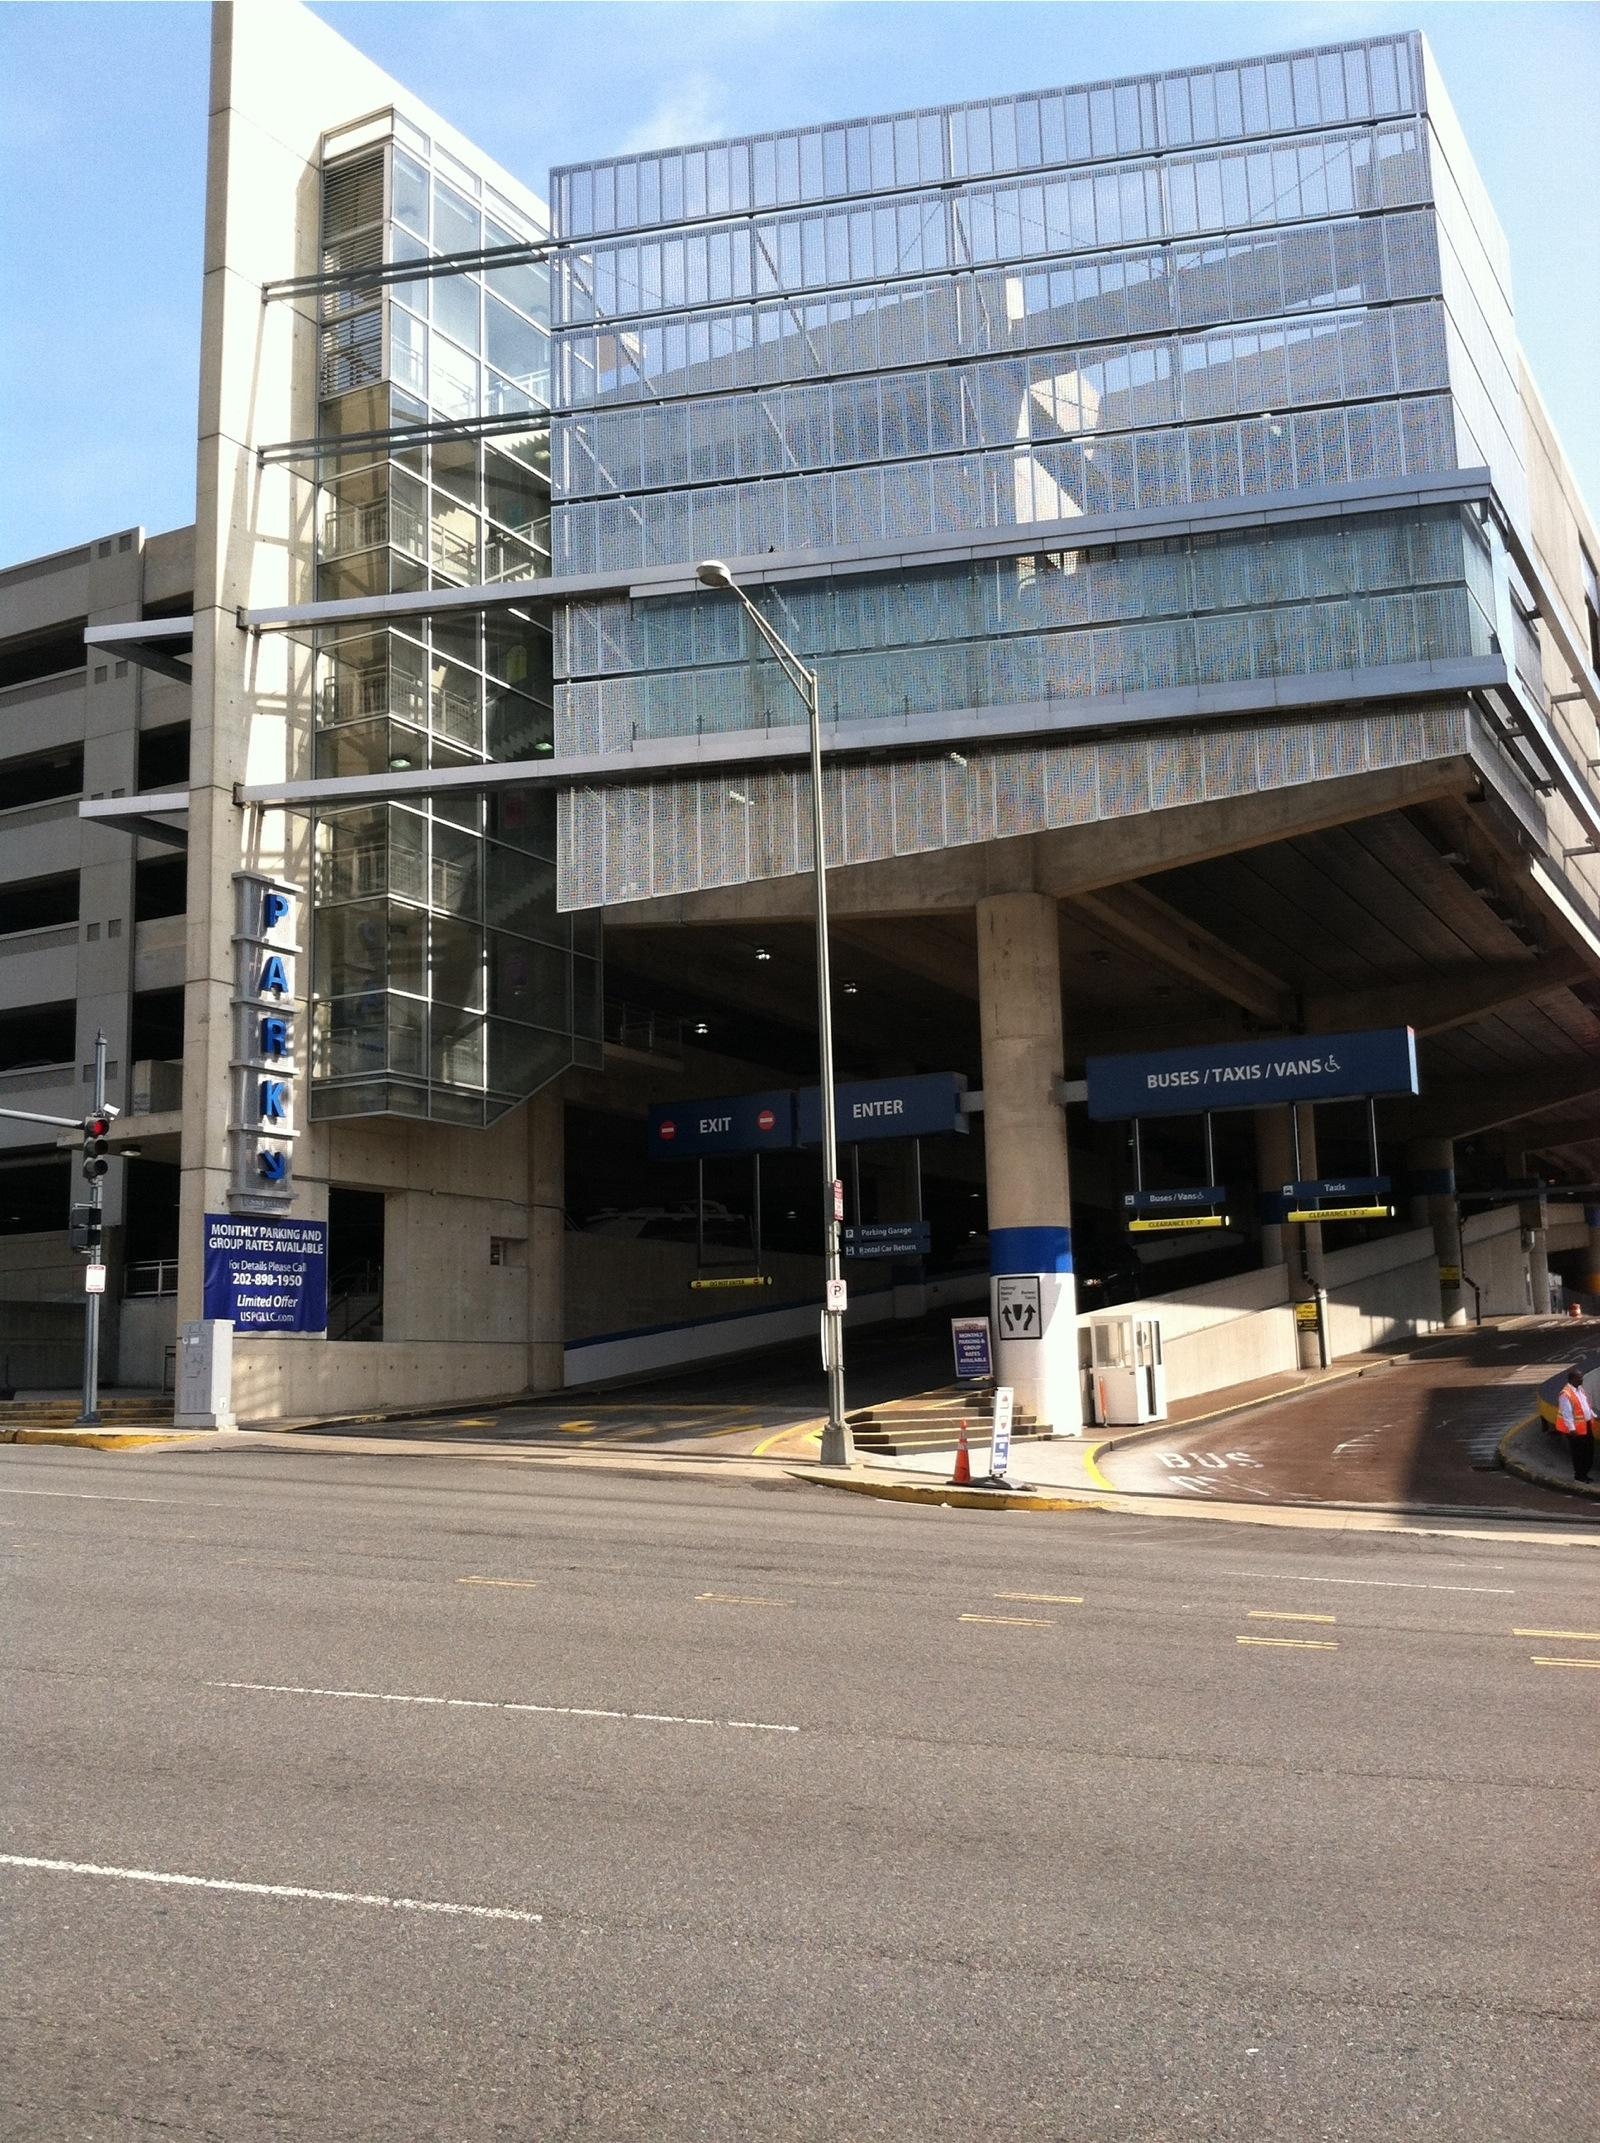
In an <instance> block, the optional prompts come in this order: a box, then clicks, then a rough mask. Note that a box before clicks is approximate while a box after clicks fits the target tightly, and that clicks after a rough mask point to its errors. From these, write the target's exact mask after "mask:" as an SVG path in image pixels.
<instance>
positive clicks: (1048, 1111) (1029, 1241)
mask: <svg viewBox="0 0 1600 2143" xmlns="http://www.w3.org/2000/svg"><path fill="white" fill-rule="evenodd" d="M977 926H978V1011H979V1018H980V1021H981V1025H982V1032H983V1141H984V1153H985V1158H986V1160H987V1163H988V1176H989V1271H990V1275H991V1277H990V1282H989V1291H990V1314H991V1317H992V1320H993V1325H994V1335H995V1374H996V1376H997V1378H998V1380H999V1382H1000V1383H1002V1384H1009V1385H1010V1386H1011V1387H1012V1389H1013V1390H1014V1391H1015V1393H1016V1400H1017V1406H1018V1409H1019V1410H1025V1411H1027V1412H1029V1413H1032V1414H1034V1415H1036V1416H1037V1418H1038V1419H1039V1420H1041V1421H1046V1422H1049V1424H1050V1425H1051V1427H1052V1428H1053V1429H1054V1431H1055V1433H1056V1434H1057V1435H1058V1436H1078V1435H1081V1434H1082V1432H1083V1398H1082V1387H1081V1384H1080V1381H1079V1374H1078V1327H1077V1308H1078V1304H1077V1290H1076V1286H1075V1283H1074V1281H1073V1275H1072V1199H1071V1189H1070V1185H1069V1182H1068V1172H1067V1121H1066V1113H1065V1111H1064V1110H1063V1108H1062V1107H1061V1104H1060V1103H1059V1102H1058V1101H1057V1100H1056V1097H1055V1082H1056V1081H1057V1080H1058V1079H1059V1078H1060V1077H1061V1073H1062V1045H1061V947H1060V935H1059V922H1058V918H1057V912H1056V904H1055V901H1054V899H1053V898H1052V897H1051V896H1049V895H1048V894H1044V893H993V894H989V895H988V896H986V897H985V898H984V899H982V900H980V901H979V903H978V909H977ZM1008 1312H1009V1314H1007V1313H1008Z"/></svg>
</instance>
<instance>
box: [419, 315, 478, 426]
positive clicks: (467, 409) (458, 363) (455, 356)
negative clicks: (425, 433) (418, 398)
mask: <svg viewBox="0 0 1600 2143" xmlns="http://www.w3.org/2000/svg"><path fill="white" fill-rule="evenodd" d="M428 398H429V400H430V401H431V402H432V404H433V406H434V408H435V409H437V410H439V411H440V412H441V413H442V414H443V415H444V416H447V417H474V416H476V415H477V413H478V367H477V363H476V361H475V360H474V359H473V358H471V357H469V356H468V355H467V352H466V351H465V350H458V349H457V348H456V346H455V345H454V343H450V342H446V341H445V340H444V338H443V336H441V335H436V336H435V337H434V339H433V366H432V376H431V378H430V381H429V397H428Z"/></svg>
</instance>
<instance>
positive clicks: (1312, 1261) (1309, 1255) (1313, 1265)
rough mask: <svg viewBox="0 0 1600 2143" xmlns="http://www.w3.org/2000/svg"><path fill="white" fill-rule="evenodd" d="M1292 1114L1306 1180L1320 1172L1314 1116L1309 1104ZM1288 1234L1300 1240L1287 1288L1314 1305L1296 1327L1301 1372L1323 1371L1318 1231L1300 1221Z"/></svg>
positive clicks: (1323, 1297)
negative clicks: (1312, 1315)
mask: <svg viewBox="0 0 1600 2143" xmlns="http://www.w3.org/2000/svg"><path fill="white" fill-rule="evenodd" d="M1294 1113H1295V1121H1296V1123H1297V1125H1298V1128H1299V1139H1300V1168H1299V1176H1300V1179H1301V1180H1305V1181H1308V1180H1310V1179H1311V1178H1312V1177H1314V1176H1316V1175H1318V1174H1319V1173H1320V1169H1319V1167H1318V1163H1317V1114H1316V1110H1315V1109H1314V1108H1313V1107H1312V1105H1311V1103H1310V1102H1309V1101H1299V1102H1296V1103H1295V1105H1294ZM1290 1232H1291V1234H1297V1235H1298V1236H1299V1238H1300V1241H1299V1255H1298V1259H1296V1258H1295V1257H1294V1256H1293V1255H1291V1258H1290V1286H1291V1288H1292V1289H1293V1292H1294V1296H1295V1300H1296V1301H1297V1302H1315V1303H1316V1304H1317V1305H1318V1315H1317V1317H1316V1319H1315V1320H1314V1321H1313V1320H1310V1319H1301V1320H1300V1322H1299V1325H1298V1331H1299V1339H1300V1366H1301V1368H1302V1369H1317V1368H1323V1369H1325V1368H1326V1367H1327V1366H1328V1364H1329V1362H1331V1361H1332V1359H1333V1340H1332V1335H1331V1333H1330V1331H1329V1330H1328V1322H1327V1312H1326V1301H1327V1274H1326V1272H1325V1270H1324V1267H1323V1261H1322V1229H1321V1228H1320V1227H1319V1226H1318V1224H1317V1223H1316V1222H1315V1221H1302V1222H1300V1223H1299V1225H1298V1226H1297V1227H1296V1228H1294V1229H1292V1230H1291V1231H1290ZM1296 1263H1298V1265H1299V1268H1300V1270H1299V1274H1298V1276H1297V1275H1296V1273H1295V1270H1294V1267H1295V1265H1296Z"/></svg>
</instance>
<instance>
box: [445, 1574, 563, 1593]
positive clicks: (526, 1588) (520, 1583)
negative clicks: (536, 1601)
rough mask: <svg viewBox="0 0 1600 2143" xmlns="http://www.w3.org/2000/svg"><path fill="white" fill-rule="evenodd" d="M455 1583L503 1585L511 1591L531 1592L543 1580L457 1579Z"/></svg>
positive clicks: (514, 1578)
mask: <svg viewBox="0 0 1600 2143" xmlns="http://www.w3.org/2000/svg"><path fill="white" fill-rule="evenodd" d="M456 1583H457V1584H458V1585H504V1586H505V1587H507V1588H508V1589H509V1590H512V1591H516V1592H531V1591H532V1589H533V1587H534V1586H535V1585H542V1584H543V1583H544V1579H543V1578H538V1577H458V1578H457V1579H456Z"/></svg>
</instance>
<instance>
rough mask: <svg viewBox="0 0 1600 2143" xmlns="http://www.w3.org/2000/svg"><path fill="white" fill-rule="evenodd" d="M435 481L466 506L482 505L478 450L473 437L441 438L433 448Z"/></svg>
mask: <svg viewBox="0 0 1600 2143" xmlns="http://www.w3.org/2000/svg"><path fill="white" fill-rule="evenodd" d="M432 452H433V480H434V482H435V484H437V485H438V486H439V487H440V488H441V489H443V490H445V491H448V492H449V493H450V495H451V497H452V498H457V499H460V500H461V501H462V502H463V503H464V504H465V505H468V506H476V505H477V504H478V450H477V448H476V446H475V445H474V444H473V442H472V441H471V440H470V439H449V440H440V441H439V442H438V443H437V444H436V445H435V446H434V448H433V449H432Z"/></svg>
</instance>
